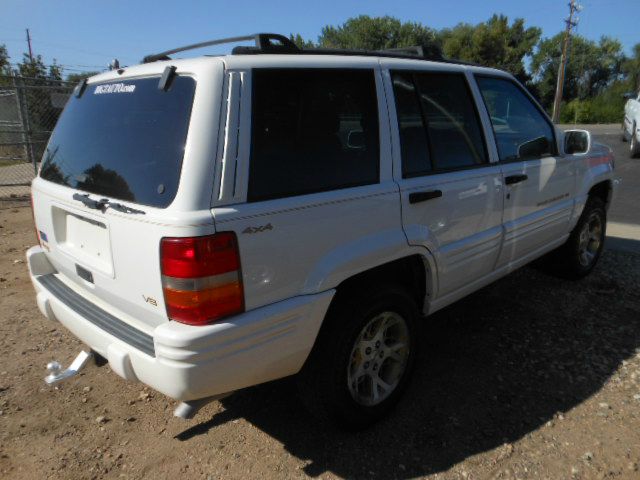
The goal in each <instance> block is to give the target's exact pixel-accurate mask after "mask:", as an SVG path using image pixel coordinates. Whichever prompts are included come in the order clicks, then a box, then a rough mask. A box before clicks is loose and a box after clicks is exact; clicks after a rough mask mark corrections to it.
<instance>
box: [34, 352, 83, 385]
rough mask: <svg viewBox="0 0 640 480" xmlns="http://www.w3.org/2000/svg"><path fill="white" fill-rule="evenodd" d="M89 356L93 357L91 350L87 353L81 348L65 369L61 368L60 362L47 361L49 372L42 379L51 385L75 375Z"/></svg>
mask: <svg viewBox="0 0 640 480" xmlns="http://www.w3.org/2000/svg"><path fill="white" fill-rule="evenodd" d="M91 357H93V352H89V353H87V352H85V351H84V350H82V351H81V352H80V353H79V354H78V356H77V357H76V358H75V359H74V360H73V362H71V365H69V367H68V368H67V369H66V370H62V365H60V362H56V361H53V362H49V363H48V364H47V371H48V372H49V375H47V376H46V377H44V381H45V382H46V383H47V385H53V384H54V383H58V382H61V381H62V380H66V379H67V378H71V377H75V376H76V375H77V374H78V373H79V372H80V370H82V368H83V367H84V366H85V365H86V364H87V362H88V361H89V360H90V359H91Z"/></svg>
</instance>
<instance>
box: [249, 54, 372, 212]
mask: <svg viewBox="0 0 640 480" xmlns="http://www.w3.org/2000/svg"><path fill="white" fill-rule="evenodd" d="M277 70H280V71H283V70H286V71H290V72H294V71H295V72H307V73H308V72H317V71H318V70H322V71H339V72H369V73H370V74H371V80H372V82H373V94H374V97H373V98H374V101H375V104H374V110H375V112H376V126H377V137H378V142H377V151H378V155H377V161H376V178H375V180H374V181H371V182H357V183H346V184H341V185H339V186H334V187H327V188H322V189H313V190H309V191H306V190H304V191H301V192H295V193H289V194H286V195H268V196H261V197H255V196H252V195H251V191H250V186H251V182H250V179H251V170H252V168H251V160H252V158H253V155H254V148H255V142H254V137H253V135H254V113H255V110H254V107H255V104H256V102H255V95H256V81H255V80H256V75H255V74H256V72H273V71H277ZM250 72H251V105H250V111H249V121H250V129H249V135H248V137H249V138H248V140H249V155H248V157H247V165H248V172H247V187H246V202H247V203H259V202H267V201H271V200H279V199H283V198H295V197H303V196H305V195H314V194H316V193H326V192H333V191H340V190H347V189H350V188H357V187H367V186H371V185H379V184H380V181H381V180H380V179H381V162H382V150H383V148H382V135H383V131H382V125H381V121H382V118H383V113H384V112H382V111H381V110H380V102H379V101H378V85H377V81H376V68H375V66H366V67H363V68H356V67H347V68H344V67H342V66H336V67H333V66H332V67H321V66H318V67H295V66H278V67H269V66H266V67H253V68H251V69H250Z"/></svg>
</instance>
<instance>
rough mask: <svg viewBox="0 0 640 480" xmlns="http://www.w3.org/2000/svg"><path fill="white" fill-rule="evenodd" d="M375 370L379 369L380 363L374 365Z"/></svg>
mask: <svg viewBox="0 0 640 480" xmlns="http://www.w3.org/2000/svg"><path fill="white" fill-rule="evenodd" d="M373 370H374V371H375V370H378V364H377V363H376V364H375V365H374V366H373Z"/></svg>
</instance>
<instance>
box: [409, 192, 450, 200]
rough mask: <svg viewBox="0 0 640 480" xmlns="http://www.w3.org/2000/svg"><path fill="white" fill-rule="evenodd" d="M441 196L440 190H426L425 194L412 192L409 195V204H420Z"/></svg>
mask: <svg viewBox="0 0 640 480" xmlns="http://www.w3.org/2000/svg"><path fill="white" fill-rule="evenodd" d="M441 196H442V190H428V191H426V192H413V193H410V194H409V203H420V202H426V201H427V200H431V199H432V198H439V197H441Z"/></svg>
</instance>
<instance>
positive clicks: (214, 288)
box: [160, 232, 244, 325]
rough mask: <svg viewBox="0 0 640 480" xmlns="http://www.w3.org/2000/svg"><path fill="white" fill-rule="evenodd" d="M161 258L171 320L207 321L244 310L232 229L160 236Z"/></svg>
mask: <svg viewBox="0 0 640 480" xmlns="http://www.w3.org/2000/svg"><path fill="white" fill-rule="evenodd" d="M160 262H161V268H162V288H163V291H164V301H165V304H166V306H167V314H168V315H169V318H170V319H171V320H175V321H177V322H181V323H186V324H188V325H208V324H210V323H213V322H216V321H218V320H220V319H222V318H224V317H228V316H229V315H235V314H237V313H241V312H243V311H244V291H243V287H242V272H241V270H240V254H239V249H238V240H237V238H236V234H235V233H233V232H221V233H216V234H215V235H209V236H206V237H186V238H183V237H179V238H163V239H162V242H161V244H160Z"/></svg>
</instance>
